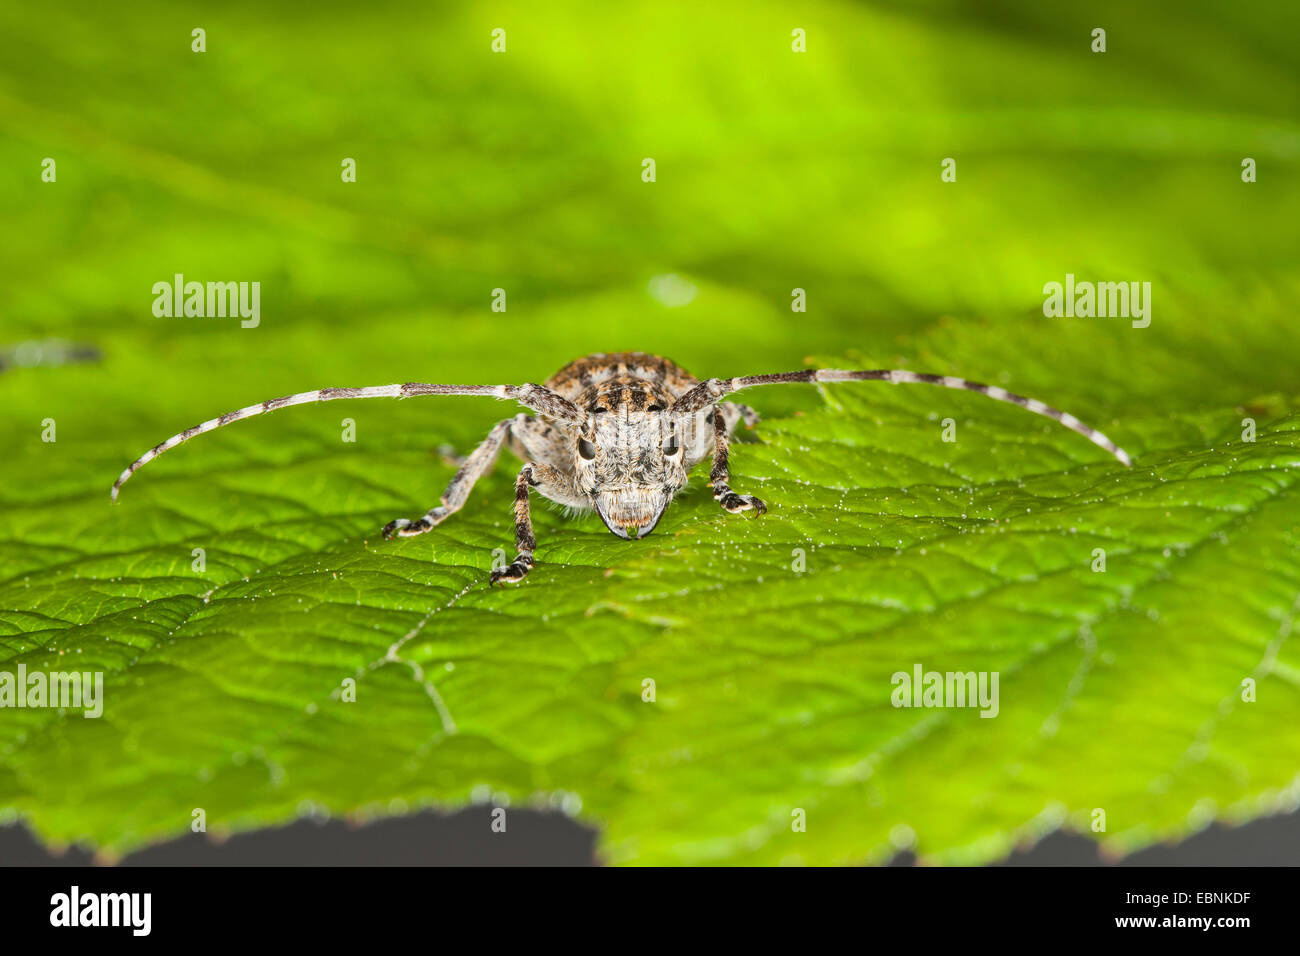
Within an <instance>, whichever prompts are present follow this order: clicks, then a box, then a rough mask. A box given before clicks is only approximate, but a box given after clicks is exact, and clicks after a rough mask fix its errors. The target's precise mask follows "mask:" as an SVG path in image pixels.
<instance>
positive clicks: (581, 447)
mask: <svg viewBox="0 0 1300 956" xmlns="http://www.w3.org/2000/svg"><path fill="white" fill-rule="evenodd" d="M578 454H579V455H581V456H582V457H583V458H585V459H587V461H591V459H593V458H595V457H596V446H595V445H593V444H592V443H591V442H589V441H587V439H585V438H582V437H579V438H578Z"/></svg>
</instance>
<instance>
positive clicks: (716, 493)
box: [709, 414, 767, 515]
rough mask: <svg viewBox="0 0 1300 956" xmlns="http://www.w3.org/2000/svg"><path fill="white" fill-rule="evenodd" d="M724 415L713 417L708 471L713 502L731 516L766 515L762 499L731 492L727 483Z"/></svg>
mask: <svg viewBox="0 0 1300 956" xmlns="http://www.w3.org/2000/svg"><path fill="white" fill-rule="evenodd" d="M726 417H727V416H725V415H721V414H715V415H714V416H713V468H712V469H710V471H709V483H710V484H711V485H713V500H714V501H716V502H717V503H718V504H720V505H722V507H723V509H725V510H726V511H729V512H730V513H731V514H733V515H734V514H739V513H740V512H742V511H750V510H753V512H754V513H755V514H760V515H761V514H766V513H767V505H766V504H764V503H763V499H762V498H756V497H754V496H753V495H740V494H737V493H736V492H734V491H732V490H731V486H730V485H728V484H727V482H728V481H729V480H730V479H731V473H730V471H729V470H728V468H727V449H728V445H729V441H730V440H729V438H728V437H727V423H726V420H725V419H726Z"/></svg>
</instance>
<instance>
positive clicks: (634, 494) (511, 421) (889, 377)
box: [110, 352, 1133, 584]
mask: <svg viewBox="0 0 1300 956" xmlns="http://www.w3.org/2000/svg"><path fill="white" fill-rule="evenodd" d="M862 381H877V382H889V383H893V384H904V383H917V384H924V385H939V386H942V387H945V388H960V389H965V390H967V391H972V392H977V393H979V394H981V395H985V396H987V397H989V398H992V399H996V400H998V401H1003V402H1011V403H1012V404H1015V405H1019V406H1020V407H1021V408H1024V409H1027V410H1028V411H1031V412H1034V413H1036V414H1038V415H1044V416H1046V417H1048V418H1051V419H1054V420H1055V421H1057V422H1060V423H1061V424H1062V425H1064V426H1065V427H1066V428H1069V429H1072V430H1073V431H1076V432H1078V433H1079V434H1080V435H1083V436H1084V437H1085V438H1087V439H1088V440H1089V441H1091V442H1092V443H1093V444H1095V445H1098V446H1100V447H1101V448H1104V449H1105V450H1106V451H1107V452H1109V453H1110V454H1111V455H1113V456H1114V457H1115V458H1116V459H1118V460H1119V461H1120V462H1121V463H1122V464H1124V465H1126V466H1127V465H1132V463H1133V462H1132V459H1131V458H1130V457H1129V455H1128V453H1127V452H1125V451H1124V449H1122V448H1120V447H1119V446H1118V445H1116V444H1115V443H1114V442H1112V441H1111V440H1110V439H1109V438H1107V437H1106V436H1105V435H1103V434H1102V433H1101V432H1099V431H1097V430H1096V429H1095V428H1091V427H1089V426H1088V425H1085V424H1084V423H1083V422H1081V421H1079V419H1077V418H1075V417H1074V416H1073V415H1071V414H1069V413H1067V412H1062V411H1059V410H1057V409H1055V408H1052V407H1050V406H1048V405H1045V404H1043V403H1042V402H1040V401H1038V400H1037V399H1033V398H1025V397H1024V396H1023V395H1015V394H1012V393H1011V392H1008V391H1007V390H1006V389H1003V388H999V387H997V386H995V385H981V384H980V383H978V382H971V381H967V380H966V379H963V378H954V377H953V376H949V375H923V374H918V373H916V372H907V371H902V370H899V369H869V370H857V369H803V370H800V371H794V372H777V373H773V374H769V375H744V376H740V377H738V378H710V379H705V380H703V381H701V380H699V379H697V378H695V377H694V376H692V375H691V374H690V373H688V372H686V371H685V370H684V369H682V368H681V367H680V366H679V365H677V364H676V363H674V362H671V361H669V360H668V359H666V358H662V357H660V356H658V355H651V354H648V353H645V352H616V353H611V354H604V353H597V354H594V355H588V356H586V357H584V358H580V359H577V360H576V361H574V362H570V363H569V364H568V365H566V366H565V367H564V368H562V369H560V371H558V372H556V373H555V375H553V376H551V378H550V379H548V380H547V381H546V384H544V385H536V384H528V385H433V384H428V383H422V382H408V383H406V384H404V385H375V386H369V387H364V388H323V389H318V390H316V391H313V392H299V393H297V394H295V395H286V396H284V397H283V398H273V399H271V400H270V401H266V402H261V403H260V404H257V405H250V406H248V407H247V408H241V409H239V410H237V411H233V412H227V413H226V414H224V415H222V416H220V417H218V418H214V419H211V420H210V421H206V422H203V423H202V424H201V425H195V426H194V427H193V428H187V429H186V430H185V431H183V432H181V433H179V434H177V435H173V436H172V437H171V438H168V439H167V440H166V441H164V442H162V443H161V444H159V445H155V446H154V447H153V448H151V449H150V450H149V451H147V452H145V453H144V454H143V455H141V456H140V457H139V458H137V459H136V460H135V461H133V462H132V463H131V464H130V465H128V466H127V468H126V470H125V471H123V472H122V474H121V475H120V476H119V477H118V479H117V481H115V482H114V483H113V489H112V491H111V493H110V497H111V498H112V499H113V500H114V501H115V500H117V495H118V492H119V491H120V490H121V488H122V485H124V484H125V483H126V481H127V479H129V478H130V477H131V476H132V475H133V474H135V472H136V471H138V470H139V469H140V468H141V467H143V466H144V465H146V464H148V463H149V462H150V461H152V460H153V459H155V458H157V457H158V456H159V455H161V454H162V453H163V452H165V451H168V450H170V449H172V448H175V447H176V446H177V445H179V444H181V443H182V442H185V441H188V440H189V439H191V438H193V437H194V436H195V435H201V434H203V433H204V432H210V431H214V430H215V429H218V428H221V427H222V426H224V425H229V424H230V423H231V422H236V421H239V420H240V419H243V418H251V417H252V416H254V415H261V414H263V413H265V412H271V411H275V410H276V409H277V408H285V407H287V406H290V405H305V404H308V403H311V402H329V401H334V400H335V399H341V398H411V397H414V396H418V395H486V396H490V397H492V398H497V399H509V400H513V401H515V402H517V403H519V404H520V405H522V406H523V407H524V408H527V409H529V410H531V411H532V412H533V413H534V414H533V415H529V414H527V413H520V414H517V415H515V416H514V417H512V418H506V419H503V420H502V421H499V422H497V423H496V424H495V425H494V426H492V430H491V431H490V432H488V435H487V438H485V439H484V440H483V441H482V442H481V443H480V444H479V446H478V447H477V448H475V449H474V450H473V451H472V452H471V453H470V454H469V455H468V456H467V457H466V458H465V459H464V461H463V463H462V464H461V466H460V468H459V470H458V471H457V472H456V474H455V476H454V477H453V478H452V479H451V482H450V483H449V484H448V485H447V490H446V491H445V492H443V495H442V498H441V499H440V503H439V504H438V505H436V506H434V507H433V508H430V509H429V510H428V511H427V512H425V514H423V515H422V516H420V517H419V518H397V519H395V520H393V521H390V522H389V523H388V524H387V525H385V526H384V529H383V536H384V537H385V538H392V537H394V536H398V537H411V536H413V535H418V534H424V533H425V532H426V531H430V530H432V529H433V528H436V527H437V526H438V525H439V524H441V523H442V522H443V521H445V520H446V519H447V518H448V517H449V516H451V515H452V514H455V513H456V512H457V511H459V510H460V509H461V507H462V506H464V504H465V500H466V499H467V498H468V497H469V493H470V490H471V489H472V488H473V487H474V483H475V482H476V481H478V479H479V478H481V477H482V476H483V475H484V474H486V473H487V472H488V471H489V470H490V469H491V467H492V465H493V463H494V462H495V461H496V459H497V455H498V453H499V452H500V451H501V449H502V447H503V446H504V447H508V448H509V449H510V451H511V452H513V453H514V454H515V455H516V456H518V457H519V458H520V459H522V460H523V462H524V466H523V467H522V468H521V469H520V470H519V475H518V477H517V478H516V480H515V544H516V551H517V553H516V555H515V558H514V560H513V561H511V562H510V564H509V565H507V566H505V567H498V568H494V569H493V571H492V573H491V576H490V578H489V583H490V584H496V583H498V582H507V581H509V582H516V581H521V580H523V578H524V576H525V575H527V574H528V572H529V571H530V570H532V568H533V565H534V560H533V552H534V551H535V550H536V548H537V540H536V538H535V536H534V534H533V525H532V519H531V517H530V514H529V492H530V490H536V491H537V492H538V493H539V494H541V495H542V496H543V497H545V498H549V499H550V500H551V501H555V502H558V503H559V504H562V505H566V506H568V507H571V508H574V509H581V510H587V509H590V510H594V511H595V512H596V513H597V514H598V515H599V516H600V519H601V521H603V522H604V523H605V526H606V527H607V528H608V529H609V530H610V531H611V532H613V533H614V534H615V535H617V536H618V537H620V538H623V539H625V540H635V539H639V538H644V537H645V536H646V535H648V534H649V533H650V532H651V531H653V530H654V528H655V525H656V524H658V523H659V519H660V518H661V517H662V516H663V513H664V510H665V509H666V508H667V507H668V504H669V502H671V501H672V499H673V496H674V495H675V494H676V493H677V492H678V491H680V490H681V488H682V487H683V486H684V485H685V484H686V476H687V474H688V473H689V472H690V470H691V469H692V468H693V467H695V465H697V464H699V463H700V462H701V461H703V460H705V459H706V458H710V457H711V458H712V467H711V468H710V470H709V482H710V484H711V485H712V486H713V498H714V500H715V501H717V502H718V504H719V505H721V506H722V508H723V509H724V510H726V511H728V512H730V513H731V514H739V513H742V512H745V511H753V512H754V513H755V514H756V515H762V514H764V513H765V512H766V511H767V505H766V504H765V503H764V502H763V501H762V500H761V499H759V498H756V497H755V496H753V495H748V494H741V493H738V492H736V491H733V490H732V488H731V485H730V481H731V475H730V472H729V470H728V466H727V449H728V445H729V442H730V440H731V436H732V434H733V432H734V431H735V429H736V426H737V424H738V423H739V422H741V421H744V422H745V423H746V425H748V426H750V427H753V426H754V425H755V424H757V422H758V415H757V414H756V413H755V412H754V410H753V409H751V408H749V407H748V406H745V405H739V404H736V403H733V402H724V401H722V399H724V398H725V397H727V396H728V395H731V394H733V393H734V392H738V391H740V390H741V389H746V388H753V387H755V386H758V385H779V384H784V383H797V382H803V383H822V382H862Z"/></svg>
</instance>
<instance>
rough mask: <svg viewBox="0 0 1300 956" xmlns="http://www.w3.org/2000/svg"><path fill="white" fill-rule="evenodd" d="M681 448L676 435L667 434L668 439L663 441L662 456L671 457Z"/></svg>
mask: <svg viewBox="0 0 1300 956" xmlns="http://www.w3.org/2000/svg"><path fill="white" fill-rule="evenodd" d="M681 450H682V446H681V444H680V443H679V442H678V441H677V436H676V435H675V434H673V435H669V436H668V440H667V441H666V442H664V456H665V457H666V458H671V457H673V455H675V454H677V453H678V452H679V451H681Z"/></svg>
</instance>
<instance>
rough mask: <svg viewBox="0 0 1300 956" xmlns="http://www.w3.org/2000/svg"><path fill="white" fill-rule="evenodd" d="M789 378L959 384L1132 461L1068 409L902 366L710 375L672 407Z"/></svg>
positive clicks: (697, 405)
mask: <svg viewBox="0 0 1300 956" xmlns="http://www.w3.org/2000/svg"><path fill="white" fill-rule="evenodd" d="M788 382H795V383H797V382H806V383H813V382H890V383H892V384H894V385H900V384H917V385H941V386H943V387H944V388H961V389H965V390H966V391H968V392H978V393H979V394H980V395H987V396H988V397H989V398H995V399H997V400H998V401H999V402H1010V403H1011V404H1013V405H1019V406H1020V407H1021V408H1025V409H1028V410H1029V411H1031V412H1034V413H1035V414H1037V415H1043V416H1046V417H1047V418H1051V419H1053V420H1055V421H1058V422H1060V423H1061V424H1062V425H1064V426H1065V427H1066V428H1068V429H1070V430H1071V431H1076V432H1078V433H1079V434H1080V435H1082V436H1083V437H1084V438H1086V439H1088V441H1090V442H1092V443H1093V444H1094V445H1097V446H1098V447H1100V448H1104V449H1105V450H1106V451H1108V452H1110V453H1111V454H1112V455H1114V456H1115V457H1116V458H1117V459H1118V460H1119V461H1120V462H1121V463H1122V464H1124V465H1127V466H1130V467H1131V466H1132V464H1133V459H1132V458H1130V457H1129V454H1128V452H1126V451H1125V450H1124V449H1123V448H1120V447H1119V446H1118V445H1116V444H1115V443H1114V442H1113V441H1111V440H1110V439H1109V438H1107V437H1106V436H1105V435H1103V434H1102V433H1101V432H1099V431H1097V429H1095V428H1092V427H1090V426H1088V425H1085V424H1084V423H1083V422H1081V421H1079V419H1077V418H1075V417H1074V416H1073V415H1071V414H1070V413H1069V412H1063V411H1060V410H1059V409H1055V408H1052V407H1051V406H1050V405H1045V404H1043V403H1042V402H1040V401H1039V400H1038V399H1036V398H1025V396H1023V395H1015V394H1013V393H1011V392H1008V391H1007V390H1006V389H1005V388H999V387H998V386H996V385H981V384H980V383H979V382H968V381H967V380H966V379H964V378H954V377H953V376H951V375H921V374H918V373H917V372H905V371H903V370H902V369H868V370H866V371H860V370H853V369H842V368H822V369H802V370H800V371H798V372H776V373H774V374H771V375H742V376H741V377H739V378H711V379H709V380H707V381H704V382H700V384H698V385H696V386H695V387H694V388H692V389H691V390H690V391H688V392H686V393H684V394H683V395H682V396H681V397H679V398H678V399H677V401H676V402H674V403H673V411H674V412H694V411H699V410H700V409H702V408H707V407H708V406H710V405H713V404H714V403H715V402H717V401H718V400H719V399H720V398H722V397H723V396H726V395H730V394H731V393H732V392H738V391H740V390H741V389H742V388H753V387H754V386H755V385H782V384H785V383H788Z"/></svg>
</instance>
